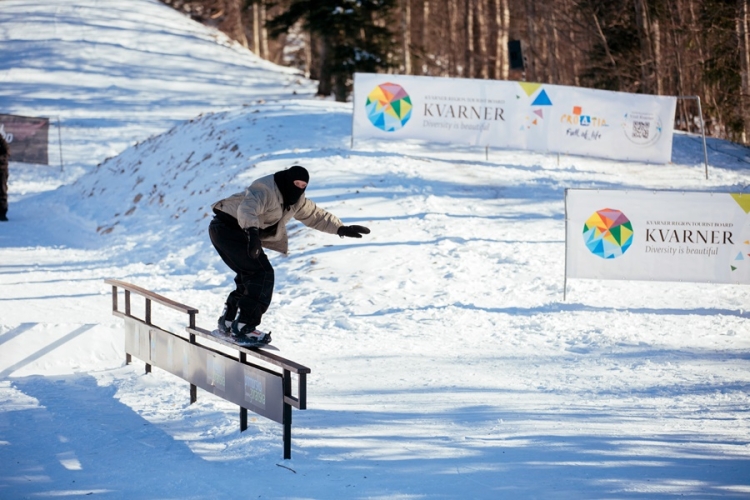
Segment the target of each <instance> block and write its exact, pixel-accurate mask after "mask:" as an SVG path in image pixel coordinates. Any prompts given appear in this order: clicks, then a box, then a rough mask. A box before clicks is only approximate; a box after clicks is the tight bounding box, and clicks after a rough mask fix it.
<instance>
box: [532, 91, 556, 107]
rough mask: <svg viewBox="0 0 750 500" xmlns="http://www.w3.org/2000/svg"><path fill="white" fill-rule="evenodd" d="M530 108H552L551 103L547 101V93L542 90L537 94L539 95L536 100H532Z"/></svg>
mask: <svg viewBox="0 0 750 500" xmlns="http://www.w3.org/2000/svg"><path fill="white" fill-rule="evenodd" d="M531 105H532V106H552V101H550V100H549V96H548V95H547V92H546V91H545V90H544V89H542V91H541V92H539V95H538V96H536V99H534V102H532V103H531Z"/></svg>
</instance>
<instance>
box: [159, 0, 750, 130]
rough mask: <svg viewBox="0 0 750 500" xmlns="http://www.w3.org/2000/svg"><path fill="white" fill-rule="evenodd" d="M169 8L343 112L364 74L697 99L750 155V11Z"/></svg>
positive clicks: (730, 7) (260, 1) (603, 2)
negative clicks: (304, 83)
mask: <svg viewBox="0 0 750 500" xmlns="http://www.w3.org/2000/svg"><path fill="white" fill-rule="evenodd" d="M161 1H163V2H164V3H166V4H168V5H170V6H172V7H174V8H175V9H178V10H180V11H182V12H184V13H186V14H187V15H189V16H191V17H192V18H193V19H195V20H197V21H199V22H202V23H204V24H208V25H212V26H215V27H217V28H218V29H220V30H221V31H223V32H224V33H226V34H227V35H228V36H229V37H231V38H232V39H234V40H236V41H237V42H239V43H240V44H242V45H244V46H245V47H248V48H249V49H250V50H252V51H253V52H254V53H255V54H257V55H259V56H260V57H262V58H264V59H267V60H269V61H272V62H275V63H277V64H283V65H287V66H294V67H297V68H299V69H300V70H301V71H303V72H304V73H305V75H306V76H308V77H309V78H312V79H314V80H317V81H318V82H319V85H318V94H319V95H321V96H329V95H334V96H335V98H336V99H337V100H339V101H345V100H347V98H348V97H349V94H350V92H351V86H352V75H353V74H354V73H355V72H372V73H398V74H409V75H429V76H445V77H454V78H480V79H497V80H524V81H531V82H540V83H549V84H558V85H572V86H580V87H589V88H597V89H606V90H616V91H622V92H632V93H642V94H654V95H672V96H699V97H700V101H701V103H702V107H703V116H704V119H705V121H706V133H707V134H708V135H711V136H714V137H719V138H724V139H729V140H732V141H735V142H740V143H743V144H746V145H750V34H749V33H748V29H750V20H749V19H748V18H749V17H750V16H749V13H748V11H749V10H750V5H749V4H750V0H624V1H612V0H536V1H531V0H161ZM509 42H510V45H511V47H513V50H512V51H509ZM519 44H520V52H519V51H518V50H516V48H517V47H519ZM521 66H522V68H521ZM697 111H698V107H697V101H696V100H695V99H679V100H678V108H677V116H676V121H675V127H676V128H677V129H679V130H685V131H689V132H699V131H700V120H699V115H698V112H697Z"/></svg>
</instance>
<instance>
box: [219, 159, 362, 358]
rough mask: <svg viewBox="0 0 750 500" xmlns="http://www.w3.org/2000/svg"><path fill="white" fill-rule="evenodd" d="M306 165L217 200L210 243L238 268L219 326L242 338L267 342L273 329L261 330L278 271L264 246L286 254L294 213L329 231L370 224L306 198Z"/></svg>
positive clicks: (358, 231)
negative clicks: (351, 221) (352, 222)
mask: <svg viewBox="0 0 750 500" xmlns="http://www.w3.org/2000/svg"><path fill="white" fill-rule="evenodd" d="M309 180H310V176H309V174H308V172H307V170H306V169H305V168H303V167H301V166H299V165H294V166H292V167H290V168H288V169H286V170H281V171H279V172H276V173H275V174H273V175H268V176H265V177H261V178H259V179H257V180H255V181H254V182H253V183H252V184H251V185H250V187H248V188H247V189H246V190H245V191H244V192H241V193H236V194H233V195H232V196H230V197H228V198H225V199H223V200H221V201H219V202H217V203H214V204H213V205H212V208H213V212H214V214H215V215H214V218H213V220H212V221H211V223H210V224H209V226H208V234H209V237H210V238H211V243H212V244H213V245H214V248H216V251H217V252H218V253H219V256H220V257H221V259H222V260H223V261H224V262H225V263H226V265H227V266H229V268H230V269H231V270H232V271H234V272H235V273H236V276H235V278H234V283H235V285H236V289H235V290H233V291H232V292H231V293H230V294H229V296H228V297H227V300H226V304H225V307H224V312H223V314H222V315H221V316H220V317H219V324H218V328H219V331H221V332H222V333H224V334H230V333H231V335H232V336H233V337H234V338H235V339H236V340H237V341H239V342H243V343H258V344H264V343H269V342H270V341H271V336H270V334H269V333H265V332H261V331H259V330H257V327H258V325H260V322H261V317H262V316H263V314H264V313H265V312H266V310H267V309H268V306H269V305H270V304H271V296H272V295H273V285H274V272H273V268H272V267H271V263H270V262H269V260H268V257H267V256H266V254H265V252H264V250H263V249H264V248H266V249H269V250H275V251H277V252H281V253H284V254H286V253H287V251H288V243H289V242H288V237H287V232H286V224H287V222H289V220H290V219H291V218H292V217H294V218H295V219H297V220H298V221H300V222H302V223H303V224H304V225H306V226H308V227H311V228H313V229H317V230H319V231H323V232H325V233H330V234H338V235H339V236H341V237H342V238H343V237H344V236H347V237H350V238H361V237H362V235H363V234H369V233H370V230H369V229H368V228H366V227H363V226H345V225H344V224H343V223H342V222H341V220H339V218H338V217H336V216H335V215H333V214H331V213H329V212H327V211H325V210H323V209H322V208H320V207H318V206H317V205H316V204H315V203H314V202H313V201H312V200H309V199H307V198H305V188H307V183H308V181H309Z"/></svg>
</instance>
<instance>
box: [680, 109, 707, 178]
mask: <svg viewBox="0 0 750 500" xmlns="http://www.w3.org/2000/svg"><path fill="white" fill-rule="evenodd" d="M677 99H695V101H696V102H697V103H698V116H699V117H700V119H701V137H702V138H703V165H704V168H705V172H706V180H708V148H707V147H706V123H705V122H704V121H703V109H702V108H701V97H700V96H698V95H681V96H677Z"/></svg>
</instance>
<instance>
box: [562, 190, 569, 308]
mask: <svg viewBox="0 0 750 500" xmlns="http://www.w3.org/2000/svg"><path fill="white" fill-rule="evenodd" d="M564 203H565V276H564V277H563V302H565V300H566V299H567V296H568V188H565V197H564Z"/></svg>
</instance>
